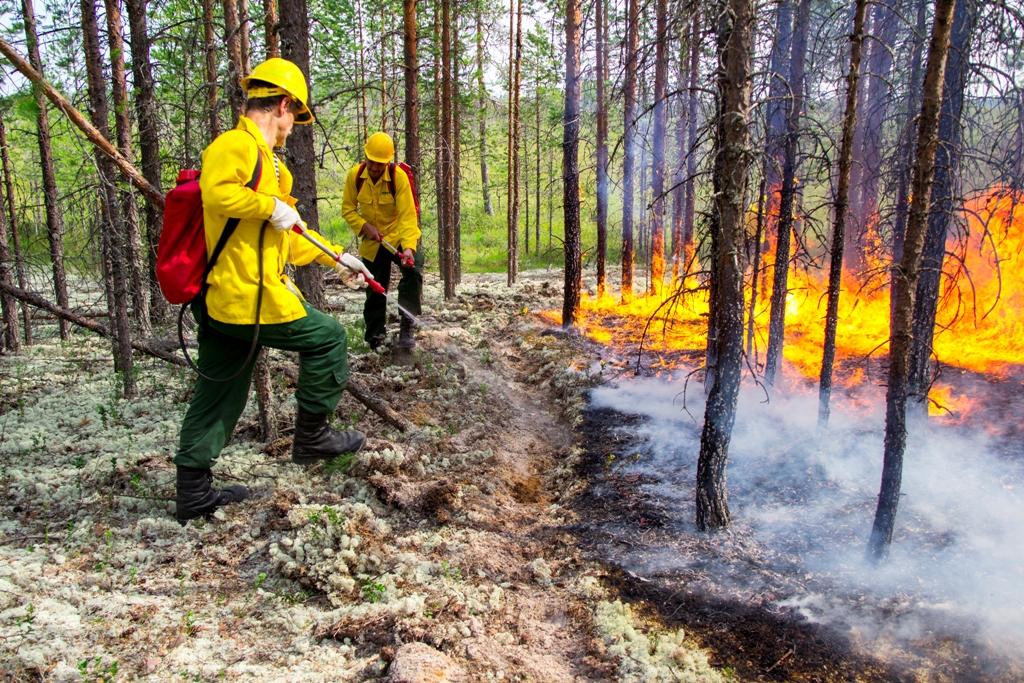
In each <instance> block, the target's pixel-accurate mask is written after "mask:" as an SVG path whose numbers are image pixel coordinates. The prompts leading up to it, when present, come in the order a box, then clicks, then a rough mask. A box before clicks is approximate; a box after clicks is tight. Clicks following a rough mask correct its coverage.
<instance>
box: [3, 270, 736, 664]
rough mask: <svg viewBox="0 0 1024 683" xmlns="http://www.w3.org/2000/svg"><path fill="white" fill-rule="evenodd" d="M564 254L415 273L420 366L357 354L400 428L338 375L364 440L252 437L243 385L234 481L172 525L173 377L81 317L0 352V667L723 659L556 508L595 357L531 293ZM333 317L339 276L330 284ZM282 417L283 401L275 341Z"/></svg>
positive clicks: (252, 419)
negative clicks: (652, 616)
mask: <svg viewBox="0 0 1024 683" xmlns="http://www.w3.org/2000/svg"><path fill="white" fill-rule="evenodd" d="M556 277H557V276H555V275H553V274H547V273H531V274H528V275H527V276H526V277H524V283H523V284H522V285H520V286H518V287H516V288H514V289H509V288H507V287H505V286H504V285H503V284H500V281H501V280H503V279H504V275H500V276H470V277H467V278H466V280H467V283H466V284H465V285H463V287H462V288H461V292H460V293H461V296H460V298H459V300H457V301H455V302H451V303H448V304H445V303H443V302H442V301H441V299H440V294H439V292H438V291H437V290H436V288H428V290H427V304H428V305H427V307H426V308H427V310H426V311H425V316H424V317H425V321H424V322H425V323H426V324H425V325H424V328H423V329H422V330H421V331H420V332H419V334H418V339H419V343H420V351H419V356H418V362H417V365H416V366H415V368H398V367H390V366H388V364H387V358H386V357H378V356H376V355H373V354H366V355H363V356H359V355H353V357H352V359H351V360H352V366H353V369H354V371H356V372H357V373H359V375H360V377H361V379H363V380H364V382H365V383H366V384H367V385H368V386H370V387H371V388H373V390H374V391H375V392H376V393H377V394H378V395H379V396H381V397H382V398H384V399H385V400H387V401H388V402H389V403H390V404H391V405H392V406H393V407H394V408H395V409H397V410H399V411H400V412H402V414H403V415H405V416H406V417H407V418H408V419H410V420H411V421H412V422H413V423H414V424H415V425H416V428H415V429H414V430H413V431H412V433H406V434H401V433H398V432H396V431H395V430H393V429H391V428H389V427H387V426H386V425H385V424H384V423H382V422H381V421H380V420H378V419H377V418H376V417H375V416H374V415H373V414H372V413H369V414H365V412H364V409H363V407H362V406H361V404H358V403H356V402H355V401H354V400H353V399H351V397H348V396H346V398H345V399H344V401H343V404H342V406H341V408H340V410H339V413H338V421H339V422H344V421H349V422H352V421H358V427H359V428H361V429H363V430H364V431H366V432H367V433H368V434H369V436H370V437H371V439H370V444H369V447H368V449H367V450H366V451H365V452H364V453H363V454H361V455H360V457H359V458H358V461H356V462H354V463H352V466H351V467H350V468H348V470H347V471H344V470H343V468H338V467H334V468H332V467H323V466H317V467H313V468H309V469H304V468H300V467H297V466H295V465H292V464H290V462H289V461H288V443H287V441H284V442H278V443H276V444H273V445H272V446H270V447H269V448H265V447H264V445H263V443H262V442H261V441H260V440H259V434H258V432H259V430H258V428H257V419H256V412H255V411H256V400H255V396H253V397H252V400H251V401H250V405H249V408H248V409H247V412H246V414H245V415H244V416H243V418H242V421H241V422H240V425H239V428H238V430H236V434H235V437H234V438H233V440H232V441H231V443H230V444H229V445H228V447H227V448H226V449H225V451H224V453H223V454H222V455H221V457H220V460H219V462H218V464H217V467H216V468H215V474H216V476H217V478H218V481H219V482H221V483H222V484H223V483H243V484H245V485H246V486H247V487H248V488H249V489H250V491H251V493H252V495H251V498H250V499H249V500H247V501H245V503H243V504H241V505H234V506H231V507H229V508H226V509H225V510H223V511H221V512H219V513H218V514H217V518H216V519H214V520H212V521H210V522H206V523H202V522H201V523H190V524H189V525H187V526H185V527H181V526H180V525H178V524H177V523H176V522H175V521H174V520H173V518H172V516H171V511H172V510H173V503H172V502H171V499H173V493H174V468H173V465H172V464H171V463H170V458H171V456H172V455H173V452H174V449H175V446H176V441H177V431H178V427H179V425H180V421H181V418H182V415H183V414H184V411H185V408H186V407H187V401H188V397H189V391H190V385H191V381H192V378H191V376H190V375H189V373H188V372H186V371H184V370H182V369H179V368H175V367H171V366H169V365H167V364H166V363H164V362H163V361H158V360H153V359H148V358H137V360H138V366H139V367H138V370H137V372H138V383H139V387H140V392H139V396H138V398H134V399H131V400H126V399H123V398H121V397H120V396H119V393H118V384H117V381H116V379H117V378H116V377H115V376H114V375H113V373H112V364H111V362H110V347H109V343H108V342H107V341H105V340H102V339H98V338H96V337H95V336H92V335H91V334H90V333H86V332H82V331H76V332H75V334H74V337H73V338H72V340H70V341H68V342H63V343H62V342H60V341H59V340H55V339H53V338H47V339H44V340H43V341H42V342H40V343H38V344H36V345H34V346H32V347H29V348H27V349H26V350H25V351H24V352H23V353H21V354H19V355H16V356H3V357H0V379H2V381H0V387H2V388H0V480H2V483H3V500H2V501H0V505H3V507H4V510H5V514H4V515H3V516H2V517H0V672H2V673H3V674H4V675H5V677H6V678H5V680H25V681H35V680H46V681H77V680H90V681H95V680H102V681H114V680H117V681H129V680H145V681H213V680H239V681H243V680H253V681H255V680H259V681H337V680H376V679H383V677H385V676H386V674H387V667H388V664H389V662H390V661H391V659H392V658H393V657H394V656H395V653H396V650H397V649H398V648H399V647H400V646H401V645H402V644H403V643H408V642H414V641H419V642H423V643H426V644H428V645H430V646H432V647H435V648H437V649H439V650H441V651H443V652H445V653H447V654H448V655H449V657H450V658H451V660H452V662H453V666H452V669H451V670H450V671H449V676H450V678H452V679H453V680H466V681H476V680H480V681H491V680H531V681H585V680H595V681H596V680H623V681H675V680H687V681H704V680H706V681H716V680H718V679H719V676H718V674H717V673H715V671H714V670H712V669H711V668H709V667H708V665H707V658H706V657H705V656H704V655H703V653H701V652H700V651H698V650H695V649H694V648H693V647H692V643H688V642H686V641H684V638H683V634H682V633H681V632H677V631H666V630H664V629H661V628H659V627H657V626H656V625H654V624H645V623H644V622H643V620H642V619H639V618H637V617H636V616H634V614H633V612H632V611H631V610H630V608H629V606H628V605H622V604H621V603H619V602H615V601H614V597H613V596H611V595H610V594H609V592H608V591H607V590H606V589H605V588H604V587H602V583H601V581H600V580H599V579H600V577H601V576H602V569H601V567H599V566H596V565H592V564H588V563H586V562H584V561H582V560H581V559H579V557H578V554H577V553H576V552H575V549H574V548H573V547H572V538H571V536H569V535H568V534H566V533H564V532H562V531H561V530H560V527H561V526H563V525H565V524H568V523H571V522H572V521H573V520H572V514H571V513H569V512H568V511H567V510H566V509H565V508H564V507H563V506H564V505H565V503H566V502H568V498H569V497H571V496H572V495H573V493H574V492H576V491H579V490H580V488H581V486H582V484H581V482H579V481H578V480H577V476H576V474H575V472H574V469H573V465H574V457H575V455H576V450H575V448H574V446H573V440H572V434H571V426H572V425H573V424H575V422H576V421H577V419H578V416H579V411H580V409H581V408H582V406H583V404H584V400H583V396H582V391H583V390H584V389H585V388H586V386H587V385H588V383H589V382H590V381H591V378H589V377H588V376H587V374H586V373H581V372H578V371H576V370H574V369H573V368H574V367H586V366H587V364H586V363H585V362H584V363H580V362H578V361H579V358H578V357H577V355H576V352H574V351H573V349H572V347H571V344H570V342H569V341H567V340H566V339H564V338H562V337H558V336H552V335H550V334H547V333H546V329H545V327H544V326H543V325H542V324H540V323H538V322H537V320H536V318H534V317H533V316H532V315H531V313H532V312H533V311H535V310H536V309H538V308H541V307H544V308H554V307H556V306H557V305H558V301H557V300H556V299H554V298H552V297H549V296H548V294H555V293H556V292H557V291H558V290H559V288H558V287H557V286H549V285H548V284H547V283H549V282H550V284H551V285H557V279H556ZM342 297H344V300H345V302H346V303H347V305H348V309H349V312H347V313H341V314H339V317H340V319H341V320H342V321H343V322H345V323H346V324H350V325H351V324H352V323H353V322H354V321H355V319H356V317H357V312H358V311H359V308H360V307H359V300H358V295H348V294H342ZM272 361H273V363H272V364H273V367H274V368H275V373H274V379H275V395H276V398H277V399H278V400H279V404H278V406H277V409H278V415H279V418H280V426H281V428H282V432H283V434H284V435H285V436H288V435H289V433H290V432H289V431H288V428H289V426H290V424H291V420H292V414H293V412H294V400H292V399H291V394H292V388H290V387H288V386H287V385H288V380H287V376H288V373H287V372H285V370H287V369H288V368H289V367H290V366H292V364H293V363H294V358H293V357H288V356H286V355H283V354H281V355H275V356H273V358H272Z"/></svg>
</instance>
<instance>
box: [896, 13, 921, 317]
mask: <svg viewBox="0 0 1024 683" xmlns="http://www.w3.org/2000/svg"><path fill="white" fill-rule="evenodd" d="M927 9H928V3H927V2H925V0H918V3H917V27H916V28H915V30H914V39H913V40H914V43H913V50H912V52H913V57H912V58H911V68H910V83H909V87H907V96H906V100H905V103H904V117H905V121H906V123H905V126H904V127H905V131H904V133H903V136H902V141H901V143H900V151H899V161H898V164H897V166H898V168H899V181H898V183H897V189H896V207H895V214H896V217H895V220H894V221H893V228H892V261H893V263H896V262H898V261H900V260H901V259H902V258H903V240H904V238H905V236H906V234H907V214H908V213H909V212H910V183H911V182H912V180H913V178H912V177H911V176H912V171H913V160H914V145H915V144H916V142H917V137H916V135H917V128H916V127H915V126H914V125H913V123H914V120H915V116H916V114H917V111H918V110H920V108H921V105H920V100H921V85H920V81H921V78H920V74H921V53H922V51H923V48H924V39H925V28H926V26H925V20H926V13H927ZM898 287H899V278H898V277H897V274H896V269H892V271H891V272H890V274H889V327H890V328H892V327H893V320H894V316H895V311H896V300H897V298H899V297H898V295H897V293H896V290H897V288H898Z"/></svg>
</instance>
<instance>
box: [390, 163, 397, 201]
mask: <svg viewBox="0 0 1024 683" xmlns="http://www.w3.org/2000/svg"><path fill="white" fill-rule="evenodd" d="M388 166H389V168H388V174H389V175H390V176H391V180H390V181H389V182H388V189H389V190H391V196H392V197H393V198H395V199H396V200H397V198H398V193H397V192H396V191H395V168H397V166H398V164H396V163H395V162H393V161H392V162H391V163H390V164H388Z"/></svg>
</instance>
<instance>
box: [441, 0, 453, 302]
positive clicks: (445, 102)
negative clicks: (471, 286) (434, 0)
mask: <svg viewBox="0 0 1024 683" xmlns="http://www.w3.org/2000/svg"><path fill="white" fill-rule="evenodd" d="M451 45H452V35H451V0H441V182H442V191H443V192H444V224H445V230H444V244H443V245H442V248H443V250H444V254H445V258H444V271H443V272H442V277H443V278H444V298H445V299H446V300H449V301H450V300H451V299H454V298H455V258H454V257H455V216H454V214H455V206H454V203H455V196H454V191H453V178H452V176H453V175H454V168H453V163H452V104H453V103H452V54H451Z"/></svg>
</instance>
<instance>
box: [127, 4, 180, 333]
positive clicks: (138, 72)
mask: <svg viewBox="0 0 1024 683" xmlns="http://www.w3.org/2000/svg"><path fill="white" fill-rule="evenodd" d="M146 2H147V0H126V2H125V7H126V9H127V10H128V25H129V28H130V29H131V50H132V81H133V87H134V93H135V116H136V119H137V120H138V123H139V149H140V150H141V152H142V175H143V176H144V177H145V178H146V180H147V181H149V184H150V185H152V186H153V187H154V188H155V189H156V191H157V192H158V193H161V194H162V193H163V191H162V187H161V178H160V130H159V124H158V122H157V114H156V98H155V95H154V91H153V68H152V64H151V62H150V58H149V34H148V31H147V29H146ZM145 210H146V272H147V275H148V279H149V314H150V317H151V318H152V319H153V320H163V319H164V318H165V317H167V315H168V313H169V312H170V308H169V307H168V304H167V300H166V299H164V297H163V295H162V294H161V292H160V285H159V283H158V282H157V280H156V250H157V246H158V245H159V244H160V231H161V229H162V224H163V212H162V211H161V210H160V209H159V208H158V207H157V206H155V205H154V204H153V202H145Z"/></svg>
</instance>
